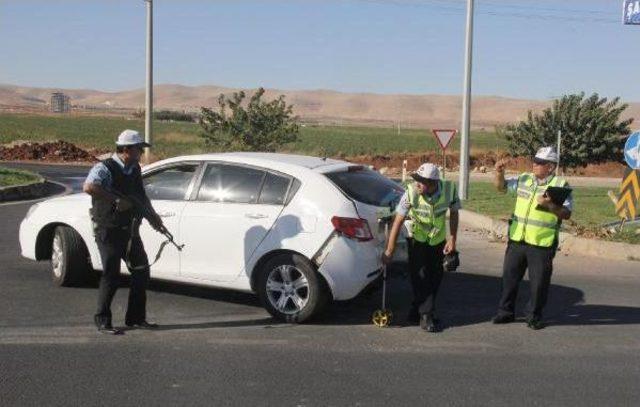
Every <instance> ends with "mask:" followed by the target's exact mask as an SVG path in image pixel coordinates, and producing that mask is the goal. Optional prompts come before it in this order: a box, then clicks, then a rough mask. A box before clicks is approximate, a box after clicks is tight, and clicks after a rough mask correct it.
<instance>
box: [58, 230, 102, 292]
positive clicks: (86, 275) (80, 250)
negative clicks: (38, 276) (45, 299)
mask: <svg viewBox="0 0 640 407" xmlns="http://www.w3.org/2000/svg"><path fill="white" fill-rule="evenodd" d="M88 258H89V255H88V251H87V247H86V246H85V244H84V242H83V241H82V237H80V235H79V234H78V232H76V231H75V230H73V229H72V228H70V227H68V226H58V227H56V229H55V232H54V234H53V242H52V247H51V272H52V278H53V283H54V284H55V285H57V286H59V287H71V286H77V285H81V284H83V283H89V282H90V281H91V279H92V277H93V276H92V270H91V268H90V266H89V261H88Z"/></svg>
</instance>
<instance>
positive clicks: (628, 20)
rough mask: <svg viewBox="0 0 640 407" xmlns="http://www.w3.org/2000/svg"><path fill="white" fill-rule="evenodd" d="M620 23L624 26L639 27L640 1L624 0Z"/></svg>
mask: <svg viewBox="0 0 640 407" xmlns="http://www.w3.org/2000/svg"><path fill="white" fill-rule="evenodd" d="M622 21H623V22H624V23H625V24H631V25H640V0H624V3H623V9H622Z"/></svg>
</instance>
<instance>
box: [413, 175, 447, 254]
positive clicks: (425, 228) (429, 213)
mask: <svg viewBox="0 0 640 407" xmlns="http://www.w3.org/2000/svg"><path fill="white" fill-rule="evenodd" d="M438 188H440V196H439V197H438V199H437V200H436V201H435V202H434V201H433V200H431V199H429V198H427V197H425V196H424V195H423V194H421V193H419V192H418V190H417V189H416V185H415V184H414V183H412V184H409V185H407V194H408V198H409V204H410V205H411V207H410V209H409V213H408V216H409V218H410V219H411V220H412V225H411V231H412V235H413V238H414V239H415V240H417V241H419V242H422V243H427V244H428V245H430V246H436V245H438V244H440V243H442V242H444V241H445V239H446V238H447V227H446V223H445V221H446V218H447V209H449V206H451V203H452V202H453V201H454V198H455V193H456V191H455V185H454V184H453V183H452V182H451V181H440V183H439V185H438Z"/></svg>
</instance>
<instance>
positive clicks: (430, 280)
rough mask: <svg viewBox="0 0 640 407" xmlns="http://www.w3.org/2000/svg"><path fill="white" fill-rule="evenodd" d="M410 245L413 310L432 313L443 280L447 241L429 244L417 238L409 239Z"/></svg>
mask: <svg viewBox="0 0 640 407" xmlns="http://www.w3.org/2000/svg"><path fill="white" fill-rule="evenodd" d="M407 243H408V247H409V274H410V276H411V287H412V289H413V306H412V310H413V311H417V312H418V313H420V314H428V315H432V314H433V313H434V311H435V308H436V296H437V295H438V289H439V288H440V283H441V282H442V275H443V274H444V269H443V267H442V260H443V259H444V254H443V253H442V250H443V249H444V245H445V243H444V242H443V243H441V244H439V245H436V246H429V245H428V244H426V243H421V242H418V241H416V240H415V239H407Z"/></svg>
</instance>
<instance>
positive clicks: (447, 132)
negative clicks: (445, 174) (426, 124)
mask: <svg viewBox="0 0 640 407" xmlns="http://www.w3.org/2000/svg"><path fill="white" fill-rule="evenodd" d="M431 131H432V132H433V135H434V136H436V140H438V143H439V144H440V147H442V149H443V150H446V149H447V146H449V143H451V140H453V137H454V136H455V135H456V133H457V132H458V130H456V129H433V130H431Z"/></svg>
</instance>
